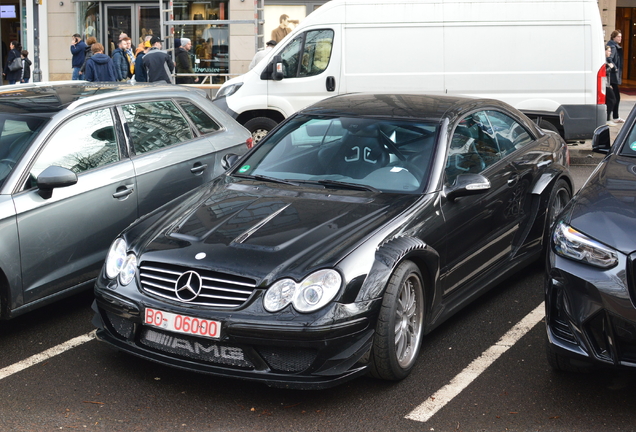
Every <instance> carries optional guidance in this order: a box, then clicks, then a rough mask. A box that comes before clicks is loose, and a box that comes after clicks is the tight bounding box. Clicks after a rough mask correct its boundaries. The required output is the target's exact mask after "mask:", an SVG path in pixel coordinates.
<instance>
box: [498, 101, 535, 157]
mask: <svg viewBox="0 0 636 432" xmlns="http://www.w3.org/2000/svg"><path fill="white" fill-rule="evenodd" d="M486 113H487V114H488V118H489V120H490V123H491V125H492V128H493V131H494V136H495V139H496V140H497V144H498V145H499V148H500V150H501V153H502V155H503V156H505V155H508V154H510V153H512V152H513V151H515V150H516V149H519V148H521V147H523V146H525V145H528V144H530V143H531V142H532V141H533V139H532V136H530V134H529V133H528V131H526V130H525V129H524V128H523V126H521V124H519V123H518V122H517V121H515V120H514V119H512V118H511V117H509V116H507V115H506V114H503V113H500V112H499V111H486Z"/></svg>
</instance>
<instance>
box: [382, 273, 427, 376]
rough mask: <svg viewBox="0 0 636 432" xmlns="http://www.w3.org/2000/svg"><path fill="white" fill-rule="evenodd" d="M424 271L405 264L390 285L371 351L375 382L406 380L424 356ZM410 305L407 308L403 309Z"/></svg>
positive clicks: (394, 274) (383, 302) (395, 274)
mask: <svg viewBox="0 0 636 432" xmlns="http://www.w3.org/2000/svg"><path fill="white" fill-rule="evenodd" d="M422 281H423V279H422V274H421V273H420V270H419V269H418V268H417V266H416V265H415V264H414V263H413V262H411V261H404V262H402V263H401V264H400V265H399V266H398V267H397V268H396V269H395V271H394V272H393V274H392V275H391V278H390V279H389V282H388V284H387V288H386V292H385V293H384V298H383V300H382V307H381V309H380V315H379V317H378V322H377V325H376V331H375V335H374V339H373V347H372V350H371V364H370V373H371V375H372V376H374V377H375V378H379V379H383V380H390V381H398V380H401V379H404V378H406V377H407V376H408V375H409V373H410V372H411V370H412V369H413V366H414V365H415V362H416V361H417V356H418V354H419V352H420V347H421V346H422V338H423V334H422V333H423V328H424V316H425V314H424V310H425V301H424V300H425V298H424V287H423V282H422ZM404 304H407V305H409V306H408V307H407V308H404V307H403V305H404Z"/></svg>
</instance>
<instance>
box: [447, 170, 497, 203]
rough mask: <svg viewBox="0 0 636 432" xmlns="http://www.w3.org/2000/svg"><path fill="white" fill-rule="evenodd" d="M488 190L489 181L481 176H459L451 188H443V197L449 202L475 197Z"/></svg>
mask: <svg viewBox="0 0 636 432" xmlns="http://www.w3.org/2000/svg"><path fill="white" fill-rule="evenodd" d="M489 189H490V181H489V180H488V179H487V178H486V177H484V176H483V175H481V174H460V175H458V176H457V178H456V179H455V182H454V183H453V184H452V185H451V186H444V195H446V199H448V200H449V201H455V200H456V199H457V198H460V197H463V196H468V195H477V194H480V193H484V192H486V191H487V190H489Z"/></svg>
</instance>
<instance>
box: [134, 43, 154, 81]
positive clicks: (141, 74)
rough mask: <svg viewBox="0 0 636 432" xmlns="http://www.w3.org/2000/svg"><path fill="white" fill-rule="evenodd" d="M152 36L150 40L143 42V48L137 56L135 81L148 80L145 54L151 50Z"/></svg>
mask: <svg viewBox="0 0 636 432" xmlns="http://www.w3.org/2000/svg"><path fill="white" fill-rule="evenodd" d="M151 38H152V36H150V37H148V40H147V41H145V42H144V43H143V49H142V50H139V52H138V53H137V57H135V81H136V82H148V77H147V76H146V68H145V67H144V56H145V55H146V53H147V52H148V51H149V50H150V39H151Z"/></svg>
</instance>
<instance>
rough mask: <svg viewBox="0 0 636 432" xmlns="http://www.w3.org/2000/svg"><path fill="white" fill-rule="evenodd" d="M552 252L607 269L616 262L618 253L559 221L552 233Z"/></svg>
mask: <svg viewBox="0 0 636 432" xmlns="http://www.w3.org/2000/svg"><path fill="white" fill-rule="evenodd" d="M552 243H553V245H554V252H555V253H556V254H557V255H560V256H562V257H564V258H569V259H571V260H574V261H579V262H582V263H585V264H590V265H593V266H595V267H600V268H603V269H609V268H612V267H614V266H616V265H617V264H618V254H617V253H616V251H614V250H612V249H610V248H609V247H607V246H605V245H604V244H602V243H599V242H598V241H596V240H594V239H592V238H590V237H588V236H586V235H585V234H583V233H581V232H579V231H577V230H575V229H574V228H572V227H571V226H569V225H567V224H566V223H564V222H559V223H558V224H557V226H556V227H555V228H554V233H553V234H552Z"/></svg>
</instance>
